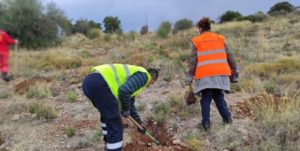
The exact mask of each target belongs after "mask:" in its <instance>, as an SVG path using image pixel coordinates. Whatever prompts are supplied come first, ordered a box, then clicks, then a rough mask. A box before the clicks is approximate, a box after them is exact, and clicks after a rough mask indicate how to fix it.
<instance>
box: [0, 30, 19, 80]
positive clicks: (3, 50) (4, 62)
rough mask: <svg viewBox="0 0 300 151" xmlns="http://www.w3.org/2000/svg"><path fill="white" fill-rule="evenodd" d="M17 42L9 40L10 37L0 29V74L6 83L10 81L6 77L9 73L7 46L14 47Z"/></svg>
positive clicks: (9, 78)
mask: <svg viewBox="0 0 300 151" xmlns="http://www.w3.org/2000/svg"><path fill="white" fill-rule="evenodd" d="M17 42H18V41H17V40H14V39H12V38H10V36H9V35H8V34H7V33H6V32H5V31H3V30H1V29H0V72H1V74H2V79H3V80H4V81H6V82H8V81H10V80H11V77H9V76H8V72H9V47H8V46H9V45H15V44H16V43H17Z"/></svg>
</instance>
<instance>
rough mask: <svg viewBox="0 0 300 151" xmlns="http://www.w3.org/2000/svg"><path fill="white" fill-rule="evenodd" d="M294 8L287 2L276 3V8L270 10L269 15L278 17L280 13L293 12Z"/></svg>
mask: <svg viewBox="0 0 300 151" xmlns="http://www.w3.org/2000/svg"><path fill="white" fill-rule="evenodd" d="M294 8H295V7H294V6H293V5H292V4H290V3H289V2H287V1H284V2H279V3H276V4H275V5H274V6H272V7H271V8H270V10H269V11H268V14H270V15H276V14H278V13H280V12H292V11H293V10H294Z"/></svg>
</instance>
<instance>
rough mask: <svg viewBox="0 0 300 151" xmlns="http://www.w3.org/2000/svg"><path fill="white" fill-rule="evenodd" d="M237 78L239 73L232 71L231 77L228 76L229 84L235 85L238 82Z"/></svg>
mask: <svg viewBox="0 0 300 151" xmlns="http://www.w3.org/2000/svg"><path fill="white" fill-rule="evenodd" d="M238 77H239V72H238V71H232V73H231V76H230V82H231V83H237V82H238V80H237V79H238Z"/></svg>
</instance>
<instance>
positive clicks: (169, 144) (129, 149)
mask: <svg viewBox="0 0 300 151" xmlns="http://www.w3.org/2000/svg"><path fill="white" fill-rule="evenodd" d="M146 127H147V130H148V132H150V133H152V135H153V136H154V137H155V138H156V139H157V140H158V141H159V142H160V145H155V144H154V143H153V142H152V140H151V139H150V138H149V137H148V136H145V135H142V134H140V133H138V132H132V134H131V138H132V142H131V143H129V144H127V145H126V146H125V147H124V148H123V150H124V151H133V150H134V151H160V150H163V151H188V150H189V149H188V148H187V147H185V146H182V145H178V144H173V140H172V138H173V137H172V134H170V133H168V129H167V127H166V126H165V125H158V124H155V123H154V122H153V121H149V122H148V123H147V125H146Z"/></svg>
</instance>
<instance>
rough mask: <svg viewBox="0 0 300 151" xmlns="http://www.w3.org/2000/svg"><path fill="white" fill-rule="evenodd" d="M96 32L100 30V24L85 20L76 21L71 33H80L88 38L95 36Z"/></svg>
mask: <svg viewBox="0 0 300 151" xmlns="http://www.w3.org/2000/svg"><path fill="white" fill-rule="evenodd" d="M96 30H98V31H100V30H101V24H100V23H96V22H94V21H92V20H87V19H80V20H77V21H76V23H75V25H74V26H73V33H82V34H84V35H85V36H87V37H89V38H95V36H97V33H96ZM99 36H100V34H99Z"/></svg>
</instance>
